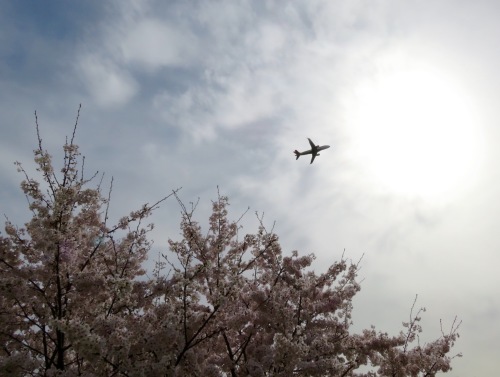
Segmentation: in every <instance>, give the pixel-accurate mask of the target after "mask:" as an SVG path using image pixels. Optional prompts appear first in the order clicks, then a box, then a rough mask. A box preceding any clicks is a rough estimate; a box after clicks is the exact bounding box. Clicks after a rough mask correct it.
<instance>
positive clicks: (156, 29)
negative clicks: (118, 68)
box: [118, 18, 198, 69]
mask: <svg viewBox="0 0 500 377" xmlns="http://www.w3.org/2000/svg"><path fill="white" fill-rule="evenodd" d="M127 27H128V28H130V29H129V30H127V31H126V34H125V35H124V36H123V38H122V39H121V40H120V41H118V43H119V44H120V47H121V50H122V52H123V56H124V59H125V62H131V63H137V64H139V65H141V66H143V67H144V68H146V69H157V68H160V67H164V66H188V65H190V64H191V63H192V59H193V58H194V57H195V55H196V52H197V50H198V46H197V40H196V38H195V37H194V35H193V34H192V33H191V31H190V30H189V29H185V28H184V29H183V28H180V27H179V25H170V24H169V22H168V21H167V22H165V21H164V22H162V21H161V20H157V19H153V18H145V19H142V20H140V21H139V22H137V24H132V25H129V26H127Z"/></svg>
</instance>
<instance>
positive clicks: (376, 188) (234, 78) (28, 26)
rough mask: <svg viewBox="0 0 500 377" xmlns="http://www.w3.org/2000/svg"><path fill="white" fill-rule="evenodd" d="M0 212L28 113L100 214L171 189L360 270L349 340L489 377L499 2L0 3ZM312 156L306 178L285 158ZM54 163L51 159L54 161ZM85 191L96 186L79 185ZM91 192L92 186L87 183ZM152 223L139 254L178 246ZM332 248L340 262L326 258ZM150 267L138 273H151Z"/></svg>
mask: <svg viewBox="0 0 500 377" xmlns="http://www.w3.org/2000/svg"><path fill="white" fill-rule="evenodd" d="M1 8H2V11H1V12H0V80H1V82H0V88H1V90H0V96H1V98H0V131H1V137H0V157H1V158H0V174H1V181H0V199H1V213H2V214H5V215H6V216H8V217H9V219H11V220H12V221H13V222H16V223H17V224H19V225H22V223H23V222H24V221H26V220H27V219H28V218H29V211H28V210H27V208H26V199H25V198H24V196H23V195H22V193H21V191H20V190H19V188H18V187H19V183H20V181H21V180H22V178H23V177H22V176H21V175H20V174H19V173H17V172H16V169H15V166H14V164H13V162H14V161H16V160H17V161H21V162H23V163H24V166H25V167H26V169H27V170H28V171H31V172H33V171H34V165H33V163H32V150H33V149H34V148H35V147H36V145H37V144H36V143H37V141H36V133H35V128H34V123H35V122H34V111H35V110H36V111H37V114H38V122H39V124H40V131H41V137H42V138H43V143H44V146H45V147H46V148H47V149H49V150H50V151H51V152H52V154H53V155H54V156H55V158H56V163H58V164H59V162H60V160H58V158H59V157H60V156H61V146H62V144H63V143H64V141H65V137H66V135H68V136H71V132H72V127H73V124H74V122H75V117H76V113H77V109H78V106H79V104H80V103H81V104H82V110H81V116H80V121H79V127H78V130H77V135H76V143H77V144H79V145H80V148H81V151H82V153H83V154H84V155H86V160H85V171H86V173H87V175H88V176H90V175H91V174H93V173H94V172H95V171H96V170H99V171H105V172H106V175H105V178H104V181H103V182H104V183H103V185H108V186H109V181H110V179H111V177H112V176H113V177H114V183H113V194H112V211H113V214H114V215H115V216H116V217H118V216H120V215H123V214H126V213H128V212H129V211H130V210H133V209H136V208H137V207H138V206H139V205H140V204H142V203H144V202H150V203H152V202H154V201H156V200H158V199H160V198H161V197H163V196H165V195H168V194H169V193H170V192H171V190H172V189H175V188H178V187H181V186H182V190H181V191H180V192H179V195H180V197H181V198H182V200H183V201H184V202H185V203H186V204H187V205H189V204H188V203H189V202H196V201H197V200H198V198H199V205H198V219H199V220H200V222H201V223H202V224H206V222H207V217H208V214H209V211H210V206H211V202H210V200H212V199H215V198H216V197H217V187H219V190H220V193H221V194H224V195H228V196H229V198H230V202H231V204H232V205H231V207H230V209H231V211H232V212H231V213H232V217H233V218H234V219H237V218H239V217H240V216H241V215H242V213H243V212H245V210H246V208H247V207H248V206H249V207H250V211H249V212H248V213H247V214H246V215H245V216H244V217H243V220H242V225H243V226H244V230H245V231H247V232H253V231H255V230H256V228H255V224H256V219H255V215H254V213H255V211H258V212H259V214H262V212H265V217H264V223H265V224H266V225H268V226H269V228H271V227H272V226H273V223H274V222H275V225H274V230H275V232H276V233H277V234H278V235H279V236H280V239H281V242H282V245H283V248H284V252H285V253H290V252H291V251H292V250H294V249H297V250H299V252H300V253H315V254H316V256H317V259H316V261H315V264H314V266H315V268H316V269H317V270H318V271H324V270H325V269H326V266H327V265H328V264H330V263H332V262H333V261H335V260H338V259H339V258H341V256H342V253H344V255H345V256H346V257H347V258H350V259H353V260H355V261H358V260H359V259H360V258H361V257H362V256H363V257H362V261H361V271H360V279H363V282H362V290H361V292H360V293H359V295H358V296H357V297H356V299H355V301H354V318H353V321H354V330H360V329H362V328H366V327H369V326H370V325H371V324H374V325H375V326H376V327H377V328H378V329H379V330H382V331H387V332H389V333H397V332H398V331H399V330H400V329H401V322H402V321H408V318H409V315H410V308H411V305H412V302H413V300H414V298H415V295H417V294H418V302H417V305H418V306H425V307H426V308H427V312H426V313H424V316H423V326H424V332H423V334H422V338H421V341H422V342H425V341H426V340H432V339H434V338H437V337H438V336H439V335H440V319H442V323H443V330H444V331H448V330H449V327H450V326H451V324H452V321H453V319H454V317H455V316H458V318H459V319H461V320H462V321H463V322H462V325H461V327H460V330H459V332H460V333H461V337H460V339H459V341H458V343H457V345H456V347H455V350H454V351H455V353H457V352H462V353H463V355H464V357H463V358H460V359H455V360H454V362H453V364H452V365H453V366H454V370H453V371H452V372H450V373H449V374H448V375H450V376H457V377H458V376H491V377H493V376H497V375H498V374H497V373H498V370H499V369H500V361H499V358H498V356H499V354H500V346H499V339H500V273H499V272H498V270H499V266H500V235H499V224H500V200H499V197H500V174H499V171H500V170H499V167H498V164H499V161H500V156H499V152H498V140H499V137H500V105H499V101H500V75H499V74H498V67H500V48H499V46H500V23H499V22H498V18H499V16H500V2H498V1H482V0H477V1H451V0H450V1H446V0H438V1H428V2H421V1H412V0H409V1H397V0H389V1H340V0H334V1H326V0H325V1H309V0H308V1H296V2H281V1H275V2H273V1H229V0H228V1H222V2H221V1H199V2H198V1H168V2H164V1H157V2H155V1H132V0H131V1H122V0H120V1H110V2H98V1H88V2H65V1H51V2H37V1H24V2H16V1H1ZM308 137H309V138H311V139H312V140H313V141H314V142H315V143H316V144H319V145H325V144H327V145H330V146H331V148H329V149H327V150H325V151H322V152H321V153H320V156H319V157H317V158H316V159H315V161H314V164H312V165H310V164H309V162H310V156H304V157H302V158H300V159H298V160H296V159H295V156H294V155H293V150H294V149H298V150H299V151H304V150H307V149H309V148H310V146H309V143H308V141H307V138H308ZM58 166H60V165H58ZM97 182H98V181H97ZM97 182H96V183H97ZM179 214H180V209H179V207H178V205H177V203H176V202H175V201H174V200H170V201H167V203H166V204H165V205H164V206H162V207H161V208H160V209H159V210H157V211H156V212H155V214H154V216H153V218H152V221H153V222H154V223H155V224H156V228H155V231H154V233H153V234H152V237H153V239H154V241H155V244H154V248H153V251H152V254H153V255H152V258H156V257H157V255H158V252H161V251H165V249H166V247H167V239H168V238H169V237H171V238H174V239H178V238H179V230H178V226H177V224H178V222H179V220H180V216H179ZM344 250H345V251H344ZM151 263H152V262H151Z"/></svg>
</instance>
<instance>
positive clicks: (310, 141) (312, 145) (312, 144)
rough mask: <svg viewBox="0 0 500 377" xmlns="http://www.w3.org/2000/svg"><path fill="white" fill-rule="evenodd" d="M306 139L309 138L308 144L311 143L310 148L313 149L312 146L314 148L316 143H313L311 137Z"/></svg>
mask: <svg viewBox="0 0 500 377" xmlns="http://www.w3.org/2000/svg"><path fill="white" fill-rule="evenodd" d="M307 140H309V144H311V149H313V150H314V148H316V145H314V143H313V142H312V140H311V139H309V138H307Z"/></svg>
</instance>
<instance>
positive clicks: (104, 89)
mask: <svg viewBox="0 0 500 377" xmlns="http://www.w3.org/2000/svg"><path fill="white" fill-rule="evenodd" d="M79 68H80V69H81V70H82V72H83V78H82V80H83V82H84V84H85V86H86V87H87V90H88V91H89V93H90V95H91V97H92V99H93V100H94V101H95V102H96V103H97V104H98V105H100V106H102V107H115V106H119V105H124V104H126V103H127V102H128V101H130V100H131V99H132V97H133V96H134V95H135V94H136V93H137V90H138V84H137V82H136V81H135V79H134V78H133V77H132V76H131V75H130V73H129V72H127V71H126V70H125V69H123V68H120V67H119V66H118V65H117V64H115V63H114V62H112V61H111V60H109V59H106V58H102V57H99V56H95V55H87V56H84V57H83V58H81V59H80V62H79Z"/></svg>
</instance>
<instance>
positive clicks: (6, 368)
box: [0, 117, 458, 376]
mask: <svg viewBox="0 0 500 377" xmlns="http://www.w3.org/2000/svg"><path fill="white" fill-rule="evenodd" d="M77 123H78V117H77V122H76V124H75V128H74V129H73V135H72V137H71V139H70V140H69V141H68V140H67V141H66V143H65V145H64V161H63V167H62V169H61V172H60V173H56V172H55V170H54V167H53V163H52V159H51V156H50V155H49V153H48V152H47V151H45V150H44V149H43V148H42V139H41V137H40V135H39V133H38V131H39V128H38V122H36V129H37V134H38V141H39V145H38V148H37V149H36V150H35V151H34V154H35V162H36V164H37V170H38V172H39V173H40V175H41V183H40V182H39V181H37V180H35V179H32V178H31V177H29V175H28V174H27V173H26V171H25V170H24V168H23V167H22V165H21V164H19V163H17V166H18V170H19V171H20V172H21V173H22V174H24V176H25V179H24V180H23V182H22V183H21V188H22V190H23V192H24V193H25V195H26V197H27V198H28V200H29V209H30V210H31V212H32V218H31V220H30V221H29V222H28V223H26V224H25V226H24V227H21V228H19V227H16V226H15V225H13V224H12V223H10V222H9V221H8V220H7V222H6V225H5V235H2V236H0V341H1V344H2V348H1V350H0V375H2V376H3V375H8V376H435V375H436V373H438V372H447V371H449V370H450V369H451V367H450V363H451V360H452V359H453V357H454V356H450V352H451V348H452V346H453V345H454V342H455V341H456V339H457V337H458V333H457V329H458V324H456V322H455V321H454V322H453V325H452V327H451V329H450V331H449V332H446V333H445V332H443V331H442V334H441V336H440V337H439V338H438V339H437V340H435V341H433V342H431V343H427V344H420V342H419V333H420V332H421V331H422V329H421V327H420V325H419V321H420V314H421V311H422V310H420V311H417V312H416V313H413V308H412V314H411V315H410V320H409V322H407V323H403V330H402V331H401V332H400V333H399V334H397V335H395V336H389V335H388V334H386V333H381V332H377V331H376V330H375V328H370V329H368V330H364V331H363V332H362V333H361V334H353V333H351V332H350V325H351V324H352V321H351V313H352V299H353V297H354V295H355V294H356V293H357V292H358V291H359V290H360V286H359V284H358V283H357V281H356V277H357V272H358V265H357V264H356V263H352V262H350V261H348V260H347V259H345V258H344V257H342V259H341V260H340V261H338V262H335V263H333V264H332V265H331V266H330V267H329V268H328V270H327V271H326V272H325V273H322V274H317V273H315V272H314V271H313V270H312V269H311V266H312V263H313V261H314V256H313V255H305V256H300V255H299V253H298V252H297V251H293V252H292V253H289V254H286V253H285V254H284V253H283V252H282V250H281V247H280V244H279V239H278V237H277V235H276V234H274V233H273V232H272V231H268V230H267V229H266V228H265V226H264V225H263V222H262V219H260V226H259V228H258V230H257V232H256V233H255V234H244V235H243V234H241V233H242V228H241V226H240V225H239V221H231V220H230V219H229V216H228V206H229V203H228V198H227V197H225V196H222V195H218V198H217V200H216V201H214V202H213V210H212V215H211V216H210V219H209V223H208V231H203V230H202V226H201V225H200V223H198V222H197V221H196V220H195V219H194V211H195V208H196V207H195V206H194V207H192V208H191V209H190V210H188V209H187V208H186V207H185V206H184V205H183V204H182V202H181V201H180V199H179V197H178V196H177V192H176V191H174V192H172V194H171V195H169V196H174V197H175V198H177V200H178V202H179V204H180V207H181V209H182V211H181V214H182V219H181V232H182V238H181V239H180V240H177V241H174V240H169V250H168V251H165V252H164V253H163V256H162V258H161V259H160V260H159V261H158V262H157V263H156V268H155V270H154V273H153V274H152V277H147V276H146V275H145V271H144V270H143V268H142V267H141V265H142V263H143V262H144V261H145V259H146V258H147V254H148V251H149V250H150V247H151V243H150V241H149V240H148V232H149V231H150V230H151V229H152V225H143V222H144V220H145V219H146V218H147V217H148V216H149V215H150V214H151V213H152V211H153V210H154V209H155V208H157V207H158V205H159V204H160V202H162V201H163V200H165V199H167V198H168V196H167V197H166V198H163V199H162V200H160V201H159V202H157V203H155V204H153V205H148V204H146V205H144V206H143V207H142V208H140V209H139V210H137V211H133V212H131V213H130V214H129V215H128V216H125V217H123V218H122V219H120V220H119V222H118V224H116V225H109V224H108V206H109V195H108V196H107V197H104V196H103V195H102V192H101V185H100V183H99V184H97V186H96V187H94V188H89V187H88V186H89V184H90V183H91V182H92V181H93V179H94V178H95V177H96V175H94V176H93V177H91V178H90V179H86V178H85V177H84V174H83V167H84V159H80V154H79V152H78V147H77V145H76V144H74V137H75V131H76V127H77ZM110 192H111V190H110Z"/></svg>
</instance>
